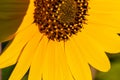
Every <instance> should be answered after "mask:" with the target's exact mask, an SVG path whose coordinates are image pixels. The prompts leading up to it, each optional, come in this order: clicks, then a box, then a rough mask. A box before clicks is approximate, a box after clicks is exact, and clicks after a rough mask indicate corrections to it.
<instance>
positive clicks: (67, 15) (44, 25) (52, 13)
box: [34, 0, 88, 41]
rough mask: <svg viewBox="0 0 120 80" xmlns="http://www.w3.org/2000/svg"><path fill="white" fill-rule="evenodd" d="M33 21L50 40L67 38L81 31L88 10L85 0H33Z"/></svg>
mask: <svg viewBox="0 0 120 80" xmlns="http://www.w3.org/2000/svg"><path fill="white" fill-rule="evenodd" d="M34 4H35V12H34V23H36V24H37V25H38V26H39V31H40V32H41V33H43V34H45V35H46V36H47V37H48V39H50V40H57V41H62V40H64V41H65V40H68V39H69V37H71V36H72V35H73V34H76V33H77V32H78V31H81V28H82V27H83V26H82V25H83V23H85V20H86V18H85V16H86V15H87V11H88V1H87V0H81V1H80V0H44V1H43V0H35V2H34Z"/></svg>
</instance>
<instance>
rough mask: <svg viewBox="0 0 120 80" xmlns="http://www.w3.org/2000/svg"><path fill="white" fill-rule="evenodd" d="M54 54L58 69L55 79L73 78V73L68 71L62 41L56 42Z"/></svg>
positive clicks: (72, 79)
mask: <svg viewBox="0 0 120 80" xmlns="http://www.w3.org/2000/svg"><path fill="white" fill-rule="evenodd" d="M55 54H56V56H57V58H58V69H59V70H58V71H56V77H58V79H57V78H56V79H55V80H74V78H73V75H72V73H71V71H70V68H69V65H68V62H67V56H66V54H65V43H64V42H57V43H56V49H55Z"/></svg>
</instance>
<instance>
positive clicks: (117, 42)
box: [82, 24, 120, 53]
mask: <svg viewBox="0 0 120 80" xmlns="http://www.w3.org/2000/svg"><path fill="white" fill-rule="evenodd" d="M82 33H85V34H88V35H89V36H91V37H92V38H94V39H95V40H97V41H98V42H99V43H100V44H101V45H102V46H103V48H104V49H105V51H106V52H110V53H118V52H120V36H118V35H117V33H116V32H114V30H113V29H112V28H108V27H106V26H104V27H101V25H98V26H97V25H94V24H89V25H86V26H85V28H84V29H83V30H82Z"/></svg>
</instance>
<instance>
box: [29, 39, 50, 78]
mask: <svg viewBox="0 0 120 80" xmlns="http://www.w3.org/2000/svg"><path fill="white" fill-rule="evenodd" d="M47 43H48V39H47V38H46V37H43V38H42V40H41V41H40V43H39V46H38V48H37V50H36V52H35V56H34V58H33V60H32V63H31V67H30V72H29V77H28V80H41V79H42V77H43V74H42V72H43V67H44V66H43V62H44V57H45V51H46V46H47Z"/></svg>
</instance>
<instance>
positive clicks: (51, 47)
mask: <svg viewBox="0 0 120 80" xmlns="http://www.w3.org/2000/svg"><path fill="white" fill-rule="evenodd" d="M44 57H45V59H44V64H43V65H44V67H43V80H55V68H56V67H55V66H56V65H55V44H54V42H53V41H49V42H48V45H47V47H46V51H45V53H44Z"/></svg>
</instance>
